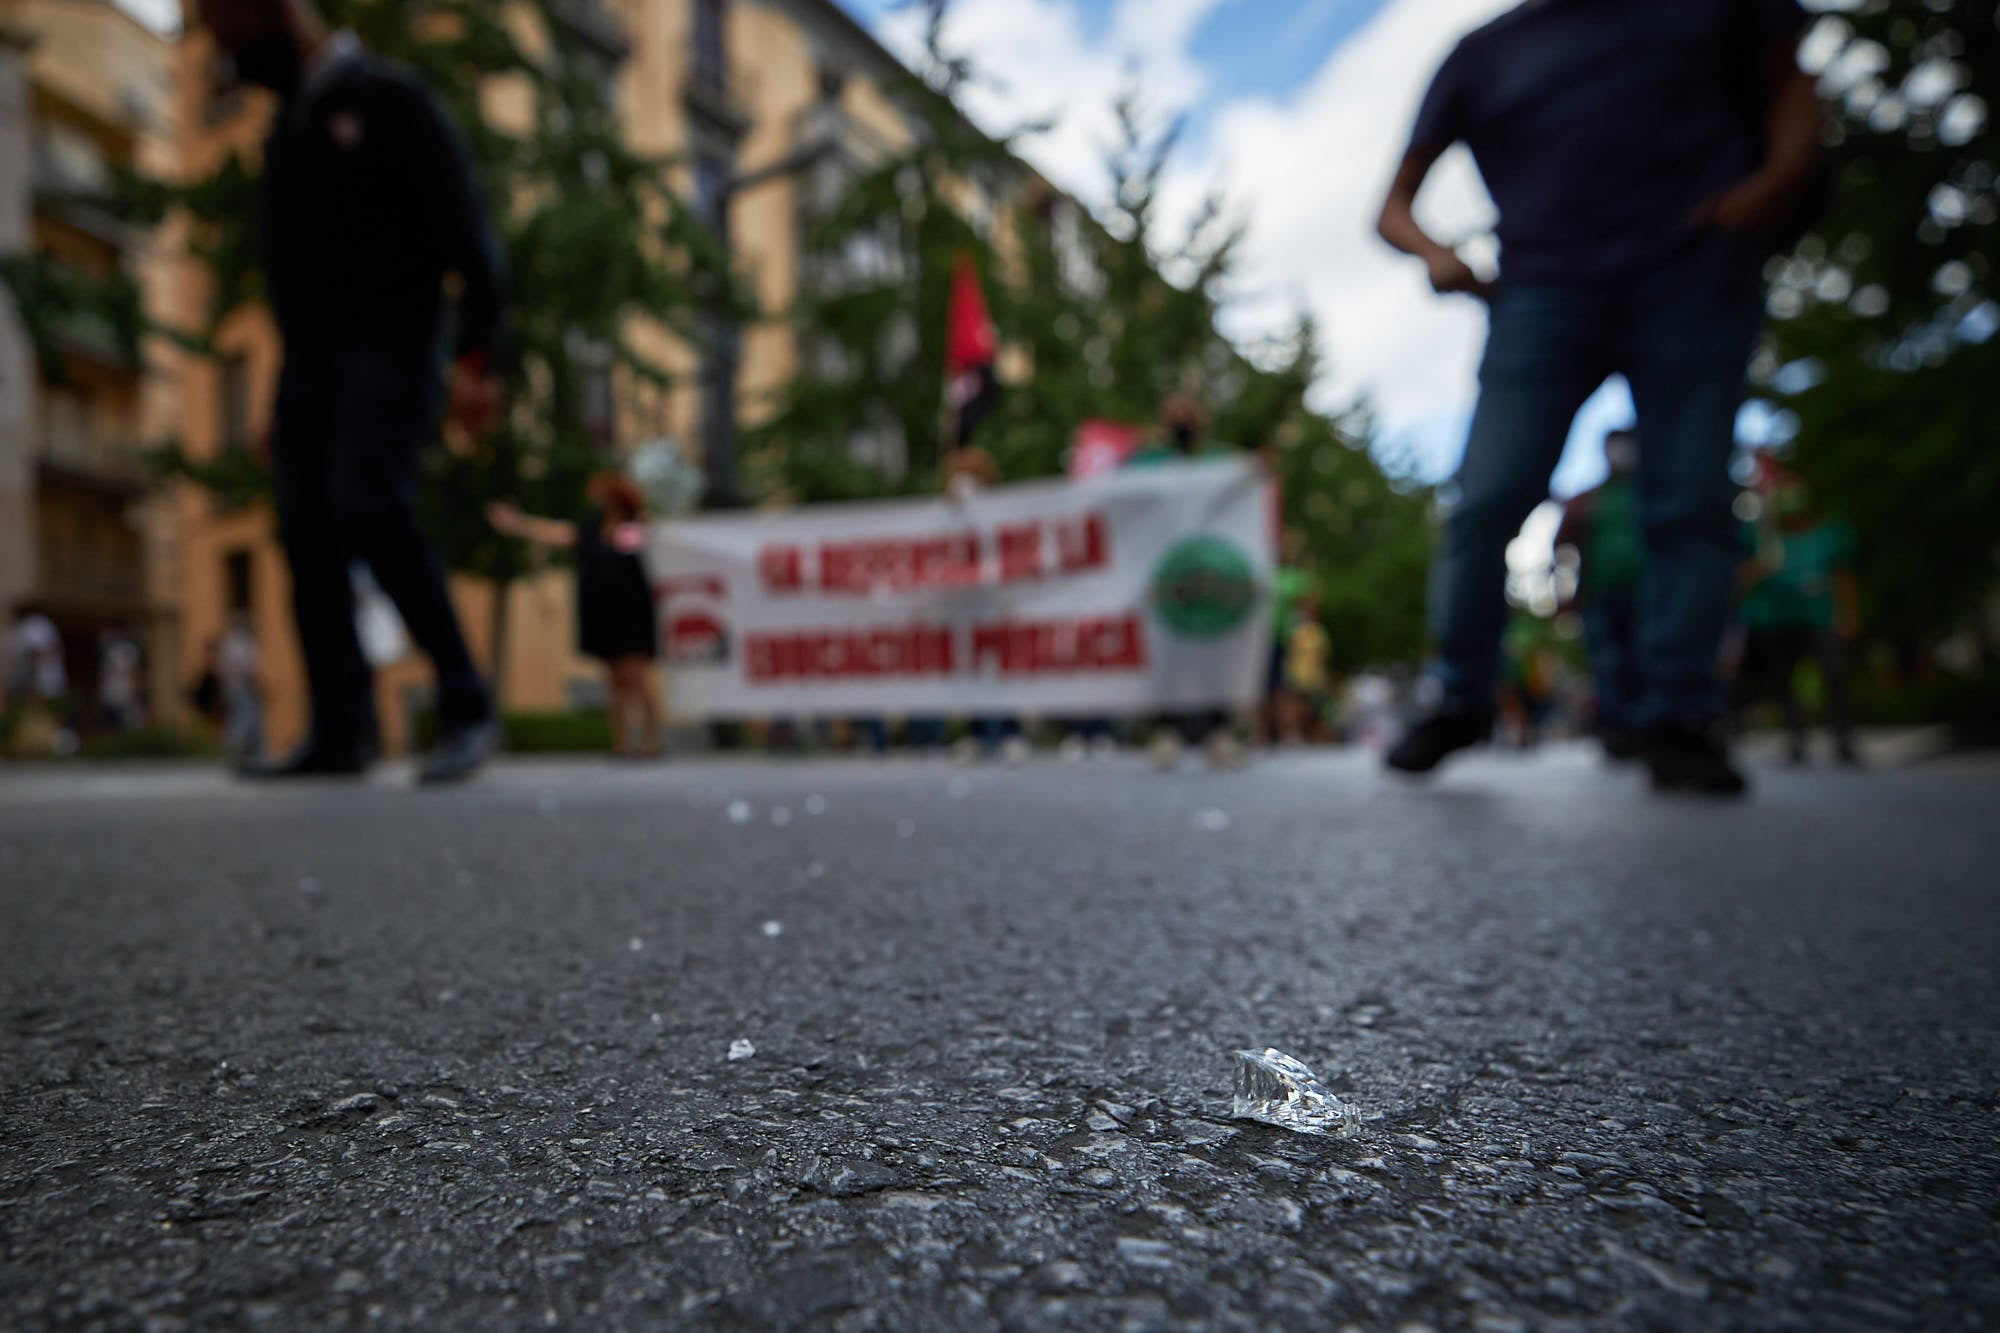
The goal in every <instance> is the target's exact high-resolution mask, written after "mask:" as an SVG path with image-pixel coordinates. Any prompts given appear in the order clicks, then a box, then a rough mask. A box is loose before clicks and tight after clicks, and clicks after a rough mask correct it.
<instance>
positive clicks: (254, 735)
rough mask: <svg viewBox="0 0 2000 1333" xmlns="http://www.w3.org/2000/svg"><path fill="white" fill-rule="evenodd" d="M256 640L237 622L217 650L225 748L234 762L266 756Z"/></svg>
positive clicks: (247, 627) (259, 666)
mask: <svg viewBox="0 0 2000 1333" xmlns="http://www.w3.org/2000/svg"><path fill="white" fill-rule="evenodd" d="M262 671H263V665H262V660H261V655H260V654H259V653H258V651H257V636H256V635H255V634H253V633H251V631H250V627H249V626H248V625H247V624H244V623H243V622H242V621H241V620H238V621H237V622H236V623H235V624H233V625H231V626H230V627H229V628H228V630H227V631H225V632H224V633H223V635H222V638H221V640H220V642H219V644H218V645H217V650H216V676H217V679H218V681H219V683H220V685H221V691H222V748H223V751H224V752H225V753H226V754H229V755H230V756H232V757H235V758H248V757H249V756H251V755H256V754H262V753H263V752H264V684H263V677H262Z"/></svg>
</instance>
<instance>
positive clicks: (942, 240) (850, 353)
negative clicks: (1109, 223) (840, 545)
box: [746, 0, 1025, 501]
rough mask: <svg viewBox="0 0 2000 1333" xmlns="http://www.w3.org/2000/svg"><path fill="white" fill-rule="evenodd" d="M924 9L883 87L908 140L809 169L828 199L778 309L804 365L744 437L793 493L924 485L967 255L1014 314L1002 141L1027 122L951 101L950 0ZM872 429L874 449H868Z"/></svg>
mask: <svg viewBox="0 0 2000 1333" xmlns="http://www.w3.org/2000/svg"><path fill="white" fill-rule="evenodd" d="M925 7H926V9H927V11H928V24H927V28H926V42H925V57H924V59H923V61H922V62H921V64H920V66H919V69H918V71H917V72H916V73H915V74H913V75H911V76H909V77H907V78H904V79H901V80H898V81H896V82H895V83H893V84H892V85H891V86H890V87H889V88H888V89H887V92H888V93H889V95H890V97H891V98H892V100H894V101H895V102H896V103H897V104H898V105H899V106H900V107H901V108H902V111H903V113H904V115H905V116H906V117H907V118H908V121H909V124H910V125H911V127H912V131H913V133H912V141H911V143H910V144H909V145H908V146H907V147H901V148H895V149H892V150H887V151H873V152H871V151H869V150H867V149H856V148H854V147H852V146H850V145H842V146H841V147H840V148H838V149H837V150H836V151H835V152H834V153H832V154H831V155H829V157H828V158H827V159H826V160H824V161H823V162H822V163H821V164H820V166H819V168H818V170H819V171H820V172H822V173H826V174H827V175H829V176H831V177H832V178H833V180H834V182H835V186H836V188H837V189H838V191H839V197H838V199H837V200H836V201H835V202H834V203H833V204H832V206H831V207H830V208H828V209H827V210H826V211H825V212H824V213H823V214H822V215H821V216H820V217H819V218H817V219H816V220H815V221H813V222H812V223H811V225H810V226H809V228H808V230H807V237H806V248H807V252H808V254H809V256H810V259H809V264H808V268H809V273H808V275H807V278H806V280H805V281H804V282H803V283H802V284H801V291H800V294H799V297H798V298H797V301H796V303H795V305H794V308H793V309H792V310H791V311H790V312H789V320H790V323H791V325H792V328H793V329H794V330H795V332H796V333H797V336H798V340H799V350H800V368H799V371H798V373H797V374H796V375H795V376H794V377H793V378H792V380H791V381H790V382H789V383H787V384H786V385H785V386H784V388H783V389H782V390H780V391H779V393H778V394H777V396H776V401H775V402H774V404H773V409H774V410H773V412H772V415H771V416H770V418H769V419H768V420H766V421H765V422H764V423H763V424H762V425H761V426H759V427H758V428H757V429H756V430H754V431H752V432H750V433H749V434H748V435H747V436H746V443H747V444H748V446H749V451H750V459H751V464H752V468H753V471H754V473H755V474H757V475H758V477H759V479H760V481H761V483H762V486H763V489H764V490H766V491H767V492H770V493H775V494H778V495H782V496H783V497H785V498H788V499H792V500H798V501H815V500H843V499H858V498H862V497H866V496H881V495H891V494H896V493H898V492H909V491H922V490H927V489H932V488H934V486H935V484H936V480H937V473H938V466H939V464H940V463H941V461H942V459H943V456H944V452H945V450H946V448H947V447H948V444H949V441H948V440H947V439H946V438H945V437H946V435H947V434H948V432H949V430H950V422H949V421H948V419H947V417H946V414H945V412H944V408H943V404H944V390H945V384H944V362H945V344H946V338H947V336H948V328H947V315H948V311H949V307H950V300H951V287H952V275H953V273H954V271H955V270H956V268H957V266H958V264H959V262H960V260H961V259H962V258H964V257H970V258H971V259H972V261H973V263H974V265H975V266H976V268H977V269H978V272H979V274H980V278H981V282H982V285H983V286H984V288H985V290H986V293H987V296H988V298H989V300H991V301H993V302H994V305H995V311H996V314H997V315H999V316H1000V317H1001V323H1002V325H1003V327H1005V326H1006V325H1007V324H1008V323H1010V322H1011V321H1009V320H1008V319H1007V318H1006V317H1005V316H1006V313H1007V311H1006V300H1007V290H1006V284H1005V283H1003V282H1001V281H1000V280H999V279H1000V271H999V268H998V264H997V261H996V258H995V252H994V246H993V234H994V229H995V227H996V226H997V225H998V214H999V209H1000V206H1001V200H1002V195H1003V194H1004V193H1005V192H1007V190H1008V189H1009V187H1010V186H1011V184H1012V183H1013V181H1014V180H1015V179H1016V178H1017V177H1018V175H1019V170H1020V169H1019V166H1018V164H1017V163H1016V162H1015V160H1014V157H1013V155H1012V154H1011V152H1010V151H1009V149H1008V144H1009V143H1010V142H1011V141H1012V140H1013V139H1014V138H1016V137H1018V134H1019V133H1021V132H1025V131H1017V132H1016V134H1010V135H1008V136H1006V137H1005V138H1003V139H994V138H992V137H990V136H988V135H986V134H985V133H983V132H981V131H980V130H979V129H977V128H976V127H975V126H974V125H973V124H972V123H971V122H970V121H969V120H967V119H966V118H965V116H964V115H963V114H962V113H961V112H960V111H959V110H958V106H957V102H956V99H957V98H958V97H959V96H960V95H961V94H962V92H963V91H964V89H965V88H966V87H967V85H968V84H969V82H970V81H971V79H972V78H973V74H972V70H971V67H970V65H969V64H968V63H967V62H966V61H965V60H963V59H961V58H959V57H955V56H953V55H951V54H950V53H949V52H947V51H946V49H945V47H944V43H943V28H944V20H945V16H946V13H947V11H948V9H949V3H948V0H925ZM842 178H844V180H843V179H842ZM869 441H875V442H878V445H879V448H878V450H877V451H876V453H875V454H874V456H872V457H870V456H867V452H868V451H867V450H866V442H869ZM858 445H859V446H860V447H857V446H858Z"/></svg>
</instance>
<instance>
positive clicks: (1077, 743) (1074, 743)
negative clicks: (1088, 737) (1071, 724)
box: [1057, 736, 1089, 764]
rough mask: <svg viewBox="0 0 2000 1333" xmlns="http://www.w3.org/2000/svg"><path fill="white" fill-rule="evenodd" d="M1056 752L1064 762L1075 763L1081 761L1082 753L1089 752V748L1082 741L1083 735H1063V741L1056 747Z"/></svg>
mask: <svg viewBox="0 0 2000 1333" xmlns="http://www.w3.org/2000/svg"><path fill="white" fill-rule="evenodd" d="M1057 753H1059V754H1061V755H1062V759H1063V762H1064V763H1065V764H1075V763H1080V762H1082V760H1083V757H1084V755H1085V754H1087V753H1089V750H1088V747H1086V746H1085V745H1084V743H1083V737H1081V736H1065V737H1063V743H1062V744H1061V745H1060V746H1058V747H1057Z"/></svg>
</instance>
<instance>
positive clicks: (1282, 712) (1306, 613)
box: [1277, 585, 1333, 745]
mask: <svg viewBox="0 0 2000 1333" xmlns="http://www.w3.org/2000/svg"><path fill="white" fill-rule="evenodd" d="M1289 620H1290V623H1289V625H1288V626H1287V628H1286V631H1285V638H1284V671H1283V676H1282V681H1281V685H1282V688H1281V690H1280V692H1279V695H1278V701H1277V702H1278V709H1277V712H1278V739H1279V740H1280V741H1281V742H1282V743H1284V744H1287V745H1303V744H1306V743H1307V742H1309V741H1312V740H1316V739H1317V738H1318V731H1319V726H1320V723H1321V721H1322V720H1323V719H1324V718H1325V717H1326V707H1327V699H1328V695H1329V693H1330V692H1331V690H1332V688H1333V674H1332V660H1333V638H1332V636H1331V635H1329V634H1328V633H1327V632H1326V626H1325V625H1323V624H1321V623H1320V618H1319V589H1318V588H1317V587H1314V586H1310V585H1308V586H1307V587H1306V588H1305V589H1304V590H1303V591H1301V592H1300V594H1299V595H1298V598H1297V600H1296V601H1295V602H1294V603H1293V605H1292V607H1291V612H1290V617H1289Z"/></svg>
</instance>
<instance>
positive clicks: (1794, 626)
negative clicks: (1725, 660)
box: [1738, 476, 1861, 768]
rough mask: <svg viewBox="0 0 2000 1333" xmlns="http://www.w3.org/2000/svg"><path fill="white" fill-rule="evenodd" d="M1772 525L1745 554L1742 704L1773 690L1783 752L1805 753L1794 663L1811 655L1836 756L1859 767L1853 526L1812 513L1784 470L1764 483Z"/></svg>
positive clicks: (1798, 756) (1799, 759) (1751, 540)
mask: <svg viewBox="0 0 2000 1333" xmlns="http://www.w3.org/2000/svg"><path fill="white" fill-rule="evenodd" d="M1767 503H1768V504H1769V506H1770V510H1771V520H1772V525H1771V527H1772V530H1771V531H1770V532H1769V533H1768V534H1767V535H1766V536H1764V537H1763V538H1761V539H1760V538H1759V536H1758V535H1757V534H1756V532H1755V530H1754V529H1752V531H1751V533H1750V535H1749V536H1748V537H1747V544H1748V545H1749V546H1750V547H1751V554H1750V558H1749V559H1748V560H1747V561H1746V562H1745V564H1744V566H1743V569H1742V572H1741V576H1740V578H1741V582H1742V585H1743V588H1744V594H1743V602H1742V606H1741V608H1740V609H1739V612H1738V614H1739V616H1740V617H1741V619H1742V621H1743V631H1744V651H1743V668H1742V672H1741V676H1740V679H1739V684H1738V688H1739V691H1740V696H1741V697H1740V700H1739V707H1745V706H1747V705H1748V704H1750V703H1752V702H1755V701H1756V700H1758V699H1760V698H1765V699H1768V698H1772V697H1775V698H1776V699H1777V700H1778V704H1779V707H1780V709H1781V710H1782V713H1783V716H1784V721H1785V736H1786V755H1787V757H1788V758H1789V759H1790V760H1791V762H1792V763H1794V764H1803V763H1804V762H1805V760H1806V719H1805V709H1804V708H1803V707H1802V705H1801V703H1800V701H1799V697H1798V676H1799V671H1800V668H1802V667H1803V666H1805V664H1806V663H1808V662H1810V663H1812V664H1813V665H1814V666H1816V667H1817V668H1818V670H1819V675H1820V680H1821V683H1822V684H1823V685H1824V687H1825V698H1826V726H1827V730H1828V731H1829V732H1831V733H1832V735H1833V748H1834V755H1835V757H1836V758H1837V759H1838V760H1839V761H1840V763H1842V764H1844V765H1846V766H1848V767H1850V768H1857V767H1859V766H1860V764H1861V755H1860V752H1859V751H1858V750H1856V749H1855V746H1854V727H1853V707H1852V704H1851V702H1850V692H1849V669H1848V658H1849V651H1848V645H1849V644H1851V643H1853V642H1854V640H1855V639H1856V638H1857V637H1859V634H1860V624H1861V617H1860V610H1859V606H1860V599H1859V595H1858V593H1857V590H1856V586H1855V582H1854V532H1853V529H1851V528H1849V527H1848V525H1847V524H1845V523H1843V522H1841V521H1840V520H1838V519H1830V518H1826V517H1824V516H1822V515H1821V514H1819V513H1817V512H1816V511H1815V510H1814V508H1813V504H1812V499H1811V495H1810V493H1809V492H1808V491H1807V489H1806V487H1805V484H1804V483H1803V482H1801V481H1799V480H1798V479H1797V478H1795V477H1789V476H1786V477H1782V479H1781V480H1779V481H1778V482H1777V484H1776V485H1775V486H1774V487H1773V488H1772V489H1771V490H1770V491H1769V493H1768V496H1767Z"/></svg>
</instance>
